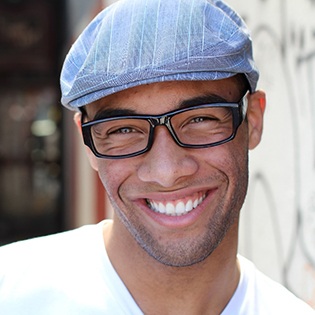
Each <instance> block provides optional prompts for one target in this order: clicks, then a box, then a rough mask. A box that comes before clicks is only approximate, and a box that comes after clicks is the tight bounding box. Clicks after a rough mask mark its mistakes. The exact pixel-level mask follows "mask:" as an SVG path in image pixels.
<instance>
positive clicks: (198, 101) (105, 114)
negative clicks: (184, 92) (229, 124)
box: [93, 94, 227, 120]
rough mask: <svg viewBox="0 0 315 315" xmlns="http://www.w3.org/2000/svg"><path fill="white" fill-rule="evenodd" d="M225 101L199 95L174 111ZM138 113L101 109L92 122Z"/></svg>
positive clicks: (213, 95) (180, 104)
mask: <svg viewBox="0 0 315 315" xmlns="http://www.w3.org/2000/svg"><path fill="white" fill-rule="evenodd" d="M226 102H227V100H226V99H225V98H223V97H221V96H219V95H216V94H209V95H201V96H197V97H193V98H190V99H187V100H184V101H181V102H180V103H179V105H178V107H177V108H176V109H184V108H189V107H193V106H197V105H203V104H213V103H226ZM137 114H138V113H137V112H136V111H134V110H132V109H122V108H117V109H115V108H109V109H104V108H103V109H101V110H100V111H98V112H97V113H96V114H95V116H94V118H93V120H98V119H104V118H110V117H119V116H132V115H137Z"/></svg>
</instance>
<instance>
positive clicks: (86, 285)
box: [0, 0, 314, 315]
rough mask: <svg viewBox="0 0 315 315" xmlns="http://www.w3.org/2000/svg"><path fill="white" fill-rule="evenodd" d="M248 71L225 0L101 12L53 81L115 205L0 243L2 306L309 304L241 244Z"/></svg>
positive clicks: (168, 308) (249, 117)
mask: <svg viewBox="0 0 315 315" xmlns="http://www.w3.org/2000/svg"><path fill="white" fill-rule="evenodd" d="M257 80H258V72H257V69H256V68H255V65H254V61H253V59H252V46H251V40H250V37H249V34H248V31H247V29H246V27H245V25H244V23H243V21H242V20H241V19H240V17H239V16H238V15H237V14H236V13H235V12H233V11H232V10H231V9H230V8H229V7H228V6H226V5H225V4H224V3H222V2H221V1H210V0H209V1H207V0H195V1H191V0H173V1H168V0H121V1H119V2H118V3H116V4H114V5H112V6H111V7H109V8H107V9H106V10H104V11H103V12H101V13H100V14H99V15H98V16H97V17H96V18H95V19H94V21H92V22H91V24H90V25H89V26H88V27H87V28H86V30H85V31H84V32H83V33H82V34H81V36H80V37H79V38H78V40H77V41H76V42H75V44H74V45H73V47H72V49H71V50H70V52H69V54H68V56H67V58H66V61H65V64H64V67H63V71H62V74H61V87H62V93H63V97H62V102H63V104H64V105H65V106H67V107H68V108H71V109H79V111H78V112H77V113H76V115H75V121H76V124H77V126H78V128H79V131H80V132H82V136H83V139H84V142H85V144H86V145H87V147H88V148H87V154H88V156H89V159H90V162H91V165H92V167H93V168H94V169H95V170H96V171H97V172H98V174H99V176H100V178H101V180H102V182H103V185H104V187H105V189H106V191H107V192H108V195H109V198H110V201H111V203H112V205H113V208H114V216H113V219H112V220H106V221H104V222H101V223H99V224H98V225H96V226H86V227H82V228H80V229H77V230H74V231H70V232H66V233H62V234H58V235H55V236H49V237H44V238H39V239H35V240H31V241H26V242H20V243H17V244H13V245H9V246H6V247H4V248H3V249H2V250H1V252H0V281H1V282H0V283H1V287H0V313H1V314H6V315H10V314H32V315H34V314H41V315H42V314H45V315H47V314H89V315H92V314H115V315H116V314H150V315H151V314H163V315H164V314H180V315H183V314H189V315H194V314H211V315H212V314H223V315H228V314H229V315H231V314H233V315H235V314H250V315H253V314H255V315H260V314H264V315H266V314H268V315H272V314H277V315H278V314H294V315H296V314H314V311H313V310H312V309H311V308H310V307H309V306H307V305H306V304H305V303H304V302H302V301H301V300H299V299H298V298H296V297H295V296H293V295H292V294H291V293H289V292H288V291H287V290H286V289H284V288H283V287H281V286H280V285H278V284H276V283H274V282H273V281H272V280H270V279H268V278H267V277H265V276H264V275H262V274H261V273H260V272H259V271H257V270H256V269H255V267H254V266H253V264H252V263H250V262H249V261H247V260H246V259H245V258H243V257H241V256H238V255H237V243H238V222H239V213H240V209H241V207H242V204H243V202H244V198H245V195H246V189H247V183H248V149H253V148H255V147H256V146H257V145H258V144H259V142H260V138H261V134H262V125H263V114H264V109H265V95H264V93H263V92H262V91H256V84H257Z"/></svg>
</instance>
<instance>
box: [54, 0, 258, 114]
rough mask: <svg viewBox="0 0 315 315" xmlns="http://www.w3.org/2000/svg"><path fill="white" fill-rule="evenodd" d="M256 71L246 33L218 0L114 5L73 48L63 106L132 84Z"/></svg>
mask: <svg viewBox="0 0 315 315" xmlns="http://www.w3.org/2000/svg"><path fill="white" fill-rule="evenodd" d="M238 73H243V74H244V75H245V76H246V78H247V80H248V82H249V86H250V91H251V92H254V91H255V89H256V85H257V80H258V76H259V75H258V71H257V68H256V66H255V64H254V60H253V55H252V41H251V38H250V34H249V31H248V29H247V27H246V25H245V23H244V21H243V20H242V19H241V18H240V16H239V15H238V14H237V13H236V12H235V11H233V10H232V9H231V8H230V7H229V6H228V5H227V4H225V3H224V2H222V1H217V0H120V1H117V2H116V3H114V4H113V5H111V6H109V7H107V8H106V9H104V10H103V11H102V12H100V13H99V14H98V15H97V16H96V17H95V19H94V20H93V21H92V22H91V23H90V24H89V25H88V26H87V27H86V28H85V30H84V31H83V32H82V34H81V35H80V36H79V37H78V39H77V40H76V41H75V43H74V44H73V45H72V47H71V49H70V51H69V53H68V55H67V57H66V59H65V62H64V65H63V68H62V72H61V78H60V82H61V91H62V99H61V102H62V104H63V105H64V106H66V107H68V108H69V109H76V108H77V107H80V106H84V105H86V104H89V103H91V102H93V101H96V100H98V99H101V98H103V97H105V96H107V95H110V94H113V93H116V92H118V91H121V90H125V89H128V88H131V87H134V86H138V85H143V84H147V83H153V82H162V81H179V80H219V79H224V78H228V77H231V76H234V75H236V74H238Z"/></svg>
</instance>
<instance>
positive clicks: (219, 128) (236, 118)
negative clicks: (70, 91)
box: [82, 96, 247, 159]
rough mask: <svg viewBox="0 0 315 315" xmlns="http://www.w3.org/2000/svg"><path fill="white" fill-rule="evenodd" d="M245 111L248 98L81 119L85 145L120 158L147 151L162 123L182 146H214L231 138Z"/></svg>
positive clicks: (98, 151)
mask: <svg viewBox="0 0 315 315" xmlns="http://www.w3.org/2000/svg"><path fill="white" fill-rule="evenodd" d="M246 111H247V98H246V96H244V97H243V98H242V99H241V100H240V101H239V102H238V103H211V104H203V105H198V106H193V107H189V108H185V109H179V110H175V111H171V112H168V113H165V114H162V115H130V116H115V117H109V118H103V119H97V120H93V121H89V122H86V123H82V133H83V139H84V143H85V145H87V146H88V147H89V148H90V149H91V150H92V152H93V153H94V154H95V156H97V157H99V158H109V159H123V158H130V157H134V156H137V155H140V154H143V153H145V152H147V151H149V150H150V149H151V147H152V145H153V140H154V130H155V128H156V127H158V126H165V127H166V128H167V129H168V131H169V133H170V134H171V136H172V137H173V139H174V141H175V142H176V143H177V144H178V145H179V146H180V147H183V148H191V149H199V148H208V147H213V146H217V145H220V144H223V143H226V142H228V141H231V140H232V139H234V137H235V135H236V132H237V129H238V127H239V126H240V125H241V123H242V122H243V120H244V118H245V116H246Z"/></svg>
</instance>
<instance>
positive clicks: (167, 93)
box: [87, 77, 240, 114]
mask: <svg viewBox="0 0 315 315" xmlns="http://www.w3.org/2000/svg"><path fill="white" fill-rule="evenodd" d="M239 95H240V89H239V85H238V84H237V80H236V79H234V78H233V77H232V78H228V79H224V80H217V81H171V82H158V83H152V84H146V85H140V86H137V87H133V88H129V89H126V90H123V91H120V92H117V93H114V94H111V95H109V96H106V97H103V98H102V99H100V100H98V101H96V102H93V103H91V104H90V105H87V108H89V112H90V111H92V112H93V113H94V114H95V113H97V112H101V111H103V110H106V111H107V112H110V111H111V110H120V109H122V110H124V111H130V114H132V113H138V114H141V113H142V114H144V113H145V114H160V113H164V112H166V111H171V110H175V109H179V108H184V107H190V106H194V105H201V104H205V103H215V102H236V101H238V100H239Z"/></svg>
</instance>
